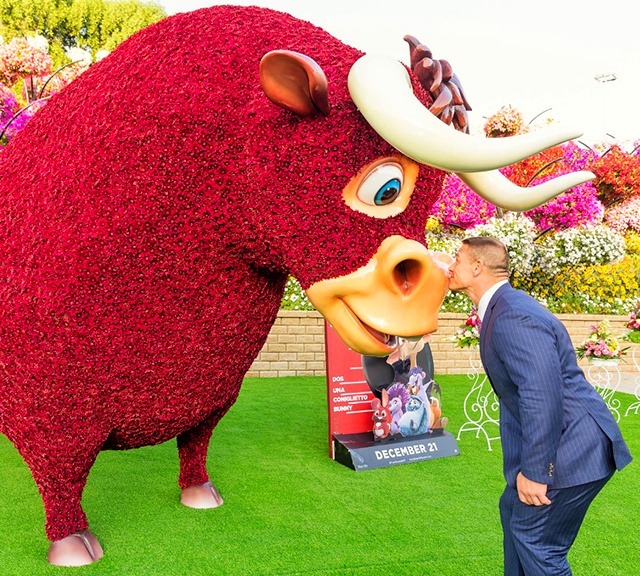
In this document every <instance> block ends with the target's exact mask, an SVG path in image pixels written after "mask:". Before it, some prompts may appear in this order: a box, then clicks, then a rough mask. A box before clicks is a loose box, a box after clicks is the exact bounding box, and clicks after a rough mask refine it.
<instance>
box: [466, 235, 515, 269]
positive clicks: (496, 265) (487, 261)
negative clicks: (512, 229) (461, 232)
mask: <svg viewBox="0 0 640 576" xmlns="http://www.w3.org/2000/svg"><path fill="white" fill-rule="evenodd" d="M462 243H463V244H465V245H466V246H467V247H468V249H469V254H470V255H471V257H472V258H473V259H474V260H482V262H483V263H484V265H485V266H486V267H487V268H489V270H490V271H491V273H492V274H493V275H494V276H501V275H506V276H509V253H508V252H507V249H506V247H505V245H504V244H503V243H502V242H500V240H498V239H497V238H492V237H491V236H472V237H470V238H465V239H464V240H463V241H462Z"/></svg>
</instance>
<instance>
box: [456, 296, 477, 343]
mask: <svg viewBox="0 0 640 576" xmlns="http://www.w3.org/2000/svg"><path fill="white" fill-rule="evenodd" d="M449 340H450V341H451V342H453V343H455V345H456V346H459V347H460V348H472V347H474V346H478V345H479V344H480V318H479V316H478V313H477V311H476V307H475V306H473V307H472V308H471V313H470V314H469V318H467V319H466V320H465V321H464V322H463V323H462V324H461V325H460V326H459V327H458V328H457V329H456V332H455V334H454V335H453V336H451V338H450V339H449Z"/></svg>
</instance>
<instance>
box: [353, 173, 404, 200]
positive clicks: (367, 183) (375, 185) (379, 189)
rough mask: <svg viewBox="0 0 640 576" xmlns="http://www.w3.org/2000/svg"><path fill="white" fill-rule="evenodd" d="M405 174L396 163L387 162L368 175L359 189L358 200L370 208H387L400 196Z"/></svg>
mask: <svg viewBox="0 0 640 576" xmlns="http://www.w3.org/2000/svg"><path fill="white" fill-rule="evenodd" d="M403 178H404V172H403V170H402V166H401V165H400V164H398V163H396V162H385V163H384V164H379V165H378V166H376V167H375V168H374V169H373V170H371V172H369V174H367V175H366V176H365V177H364V178H363V179H362V182H361V183H360V186H359V188H358V193H357V194H358V198H359V200H360V201H361V202H364V203H365V204H368V205H369V206H385V205H387V204H391V203H392V202H395V201H396V200H397V199H398V197H399V196H400V192H401V190H402V182H403Z"/></svg>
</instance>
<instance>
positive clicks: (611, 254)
mask: <svg viewBox="0 0 640 576" xmlns="http://www.w3.org/2000/svg"><path fill="white" fill-rule="evenodd" d="M535 252H536V254H535V265H536V266H537V267H538V268H540V269H541V270H543V271H544V272H545V273H547V274H557V273H558V272H559V271H560V270H561V269H562V268H565V267H568V266H576V265H577V264H609V263H614V262H619V261H620V260H621V259H622V257H623V256H624V254H625V243H624V238H623V237H622V236H621V235H620V234H619V233H618V232H616V231H615V230H612V229H611V228H608V227H607V226H602V225H600V226H586V227H584V228H570V229H569V230H563V231H562V232H558V233H556V234H553V235H550V236H546V237H544V238H543V239H542V240H541V241H540V242H539V243H538V244H536V251H535Z"/></svg>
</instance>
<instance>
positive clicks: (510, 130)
mask: <svg viewBox="0 0 640 576" xmlns="http://www.w3.org/2000/svg"><path fill="white" fill-rule="evenodd" d="M528 131H529V126H528V125H527V124H526V123H525V122H524V118H523V117H522V114H521V113H520V111H519V110H517V109H515V108H512V107H511V106H503V107H502V108H500V110H498V111H497V112H496V113H495V114H493V115H492V116H489V118H488V119H487V121H486V123H485V125H484V133H485V134H486V135H487V137H489V138H503V137H505V136H513V135H515V134H524V133H525V132H528Z"/></svg>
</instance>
